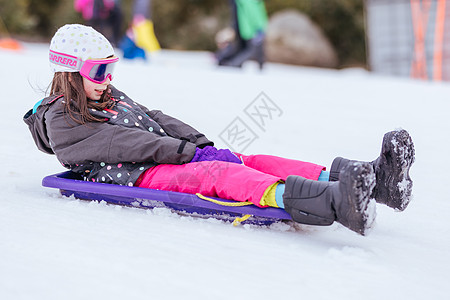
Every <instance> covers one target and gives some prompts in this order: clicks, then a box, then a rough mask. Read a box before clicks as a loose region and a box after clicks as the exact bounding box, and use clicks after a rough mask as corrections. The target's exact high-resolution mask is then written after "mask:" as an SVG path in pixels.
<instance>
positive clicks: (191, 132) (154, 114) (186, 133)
mask: <svg viewBox="0 0 450 300" xmlns="http://www.w3.org/2000/svg"><path fill="white" fill-rule="evenodd" d="M111 89H112V91H113V94H114V95H115V97H116V98H120V96H123V97H126V98H129V97H128V96H127V95H126V94H125V93H123V92H122V91H119V90H118V89H117V88H115V87H114V86H111ZM134 104H136V105H138V106H139V107H140V108H141V109H142V110H143V111H144V112H145V113H146V114H147V115H148V116H149V117H150V118H152V119H153V120H155V121H156V122H157V123H158V124H159V125H160V126H161V127H162V129H164V131H165V132H166V133H167V134H168V135H170V136H172V137H174V138H176V139H181V140H186V141H189V142H190V143H193V144H195V145H196V146H197V147H200V148H204V147H206V146H214V142H212V141H210V140H208V139H207V138H206V137H205V135H204V134H202V133H200V132H198V131H197V130H196V129H194V128H193V127H191V126H190V125H188V124H186V123H184V122H182V121H180V120H178V119H176V118H174V117H171V116H168V115H165V114H163V113H162V112H161V111H160V110H149V109H148V108H147V107H145V106H144V105H142V104H139V103H134Z"/></svg>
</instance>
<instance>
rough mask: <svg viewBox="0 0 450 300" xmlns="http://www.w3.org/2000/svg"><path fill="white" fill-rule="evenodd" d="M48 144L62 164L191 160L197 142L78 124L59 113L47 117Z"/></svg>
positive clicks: (102, 126) (182, 161)
mask: <svg viewBox="0 0 450 300" xmlns="http://www.w3.org/2000/svg"><path fill="white" fill-rule="evenodd" d="M46 124H47V125H46V127H47V130H48V132H47V134H48V137H49V140H50V145H51V146H52V149H53V151H54V152H55V154H56V156H57V157H58V159H59V160H60V161H61V162H62V163H67V164H77V163H82V162H85V161H96V162H105V163H119V162H156V163H160V164H183V163H187V162H190V161H191V159H192V157H193V156H194V154H195V150H196V145H195V144H194V143H190V142H187V141H183V140H179V139H175V138H172V137H169V136H159V135H157V134H154V133H151V132H146V131H142V130H137V129H132V128H125V127H122V126H118V125H113V124H109V123H100V122H99V123H97V122H93V123H88V124H85V125H80V124H77V123H75V122H74V121H72V120H70V118H68V117H65V116H64V114H63V113H62V112H57V113H55V114H53V115H51V118H49V119H47V120H46Z"/></svg>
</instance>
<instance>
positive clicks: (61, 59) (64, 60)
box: [49, 50, 119, 84]
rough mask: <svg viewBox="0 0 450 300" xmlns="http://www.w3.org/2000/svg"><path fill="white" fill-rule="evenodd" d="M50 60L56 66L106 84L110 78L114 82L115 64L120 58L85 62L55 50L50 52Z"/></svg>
mask: <svg viewBox="0 0 450 300" xmlns="http://www.w3.org/2000/svg"><path fill="white" fill-rule="evenodd" d="M49 59H50V62H52V63H54V64H57V65H61V66H65V67H68V68H70V69H73V70H77V71H79V72H80V74H81V76H83V77H85V78H86V79H88V80H90V81H92V82H95V83H98V84H101V83H103V82H105V81H106V79H107V78H108V77H109V79H110V80H112V73H113V70H114V67H115V63H116V62H117V61H118V60H119V58H118V57H112V58H107V59H98V60H93V59H87V60H86V61H83V60H81V59H79V58H78V57H75V56H72V55H68V54H64V53H59V52H56V51H53V50H50V55H49Z"/></svg>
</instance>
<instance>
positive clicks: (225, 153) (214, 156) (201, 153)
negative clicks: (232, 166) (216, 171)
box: [191, 146, 242, 164]
mask: <svg viewBox="0 0 450 300" xmlns="http://www.w3.org/2000/svg"><path fill="white" fill-rule="evenodd" d="M214 160H217V161H226V162H231V163H236V164H241V163H242V162H241V160H240V159H239V158H238V157H237V156H236V155H235V154H234V153H233V152H231V151H230V150H228V149H216V148H215V147H212V146H206V147H205V148H203V149H200V148H197V150H196V151H195V155H194V157H193V158H192V160H191V162H197V161H214Z"/></svg>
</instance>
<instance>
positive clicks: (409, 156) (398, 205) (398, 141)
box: [374, 129, 415, 211]
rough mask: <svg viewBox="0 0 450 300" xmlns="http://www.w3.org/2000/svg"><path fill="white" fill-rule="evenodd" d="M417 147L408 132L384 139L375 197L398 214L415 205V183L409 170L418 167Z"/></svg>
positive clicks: (377, 166)
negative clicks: (413, 200)
mask: <svg viewBox="0 0 450 300" xmlns="http://www.w3.org/2000/svg"><path fill="white" fill-rule="evenodd" d="M414 155H415V150H414V144H413V142H412V139H411V136H410V135H409V133H408V132H407V131H406V130H403V129H401V130H397V131H391V132H388V133H386V134H385V135H384V138H383V145H382V148H381V155H380V158H379V162H378V163H377V164H375V168H376V169H375V173H376V176H377V181H378V184H377V187H376V190H375V191H374V197H375V199H376V200H377V202H379V203H384V204H386V205H387V206H389V207H392V208H394V209H395V210H398V211H403V210H405V209H406V207H407V206H408V204H409V202H410V201H411V195H412V186H413V182H412V180H411V177H410V176H409V169H410V168H411V165H412V164H413V163H414V160H415V158H414Z"/></svg>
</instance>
